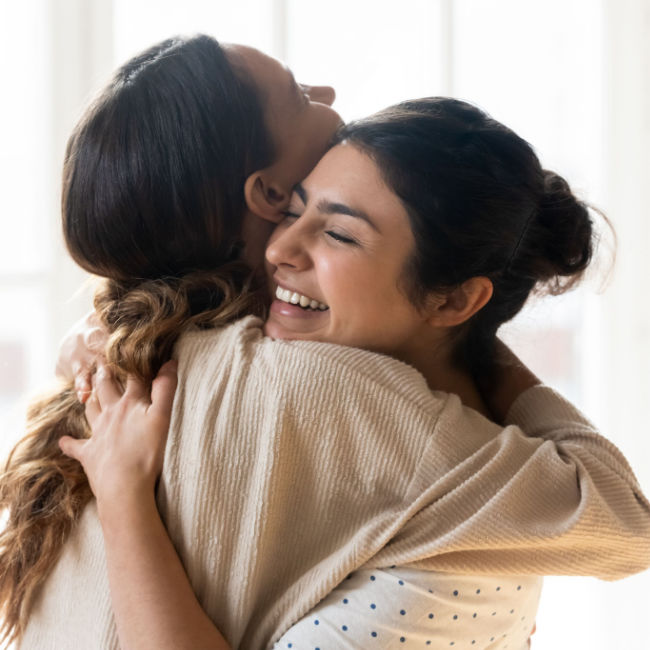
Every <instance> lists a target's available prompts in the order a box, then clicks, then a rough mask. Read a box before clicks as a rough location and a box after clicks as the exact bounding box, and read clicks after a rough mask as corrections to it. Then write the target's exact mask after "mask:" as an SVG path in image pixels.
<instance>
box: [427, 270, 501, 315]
mask: <svg viewBox="0 0 650 650" xmlns="http://www.w3.org/2000/svg"><path fill="white" fill-rule="evenodd" d="M492 291H493V286H492V281H491V280H490V279H489V278H486V277H483V276H478V277H475V278H470V279H469V280H466V281H465V282H463V284H461V285H460V286H459V287H457V288H456V289H454V290H453V291H450V292H449V293H447V294H445V295H444V296H440V295H436V296H435V298H434V300H433V302H432V303H431V308H432V310H431V315H430V318H429V322H430V323H431V324H432V325H435V326H436V327H453V326H455V325H460V324H461V323H464V322H465V321H467V320H469V319H470V318H471V317H472V316H474V314H476V313H477V312H478V311H480V310H481V309H482V308H483V307H485V305H486V304H487V303H488V302H489V301H490V298H491V297H492Z"/></svg>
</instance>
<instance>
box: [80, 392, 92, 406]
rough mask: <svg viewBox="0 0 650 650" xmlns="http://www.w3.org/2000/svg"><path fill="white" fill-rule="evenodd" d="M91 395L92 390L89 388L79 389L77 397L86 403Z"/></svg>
mask: <svg viewBox="0 0 650 650" xmlns="http://www.w3.org/2000/svg"><path fill="white" fill-rule="evenodd" d="M89 395H90V391H87V390H78V391H77V399H78V400H79V401H80V402H81V403H82V404H85V403H86V401H87V400H88V396H89Z"/></svg>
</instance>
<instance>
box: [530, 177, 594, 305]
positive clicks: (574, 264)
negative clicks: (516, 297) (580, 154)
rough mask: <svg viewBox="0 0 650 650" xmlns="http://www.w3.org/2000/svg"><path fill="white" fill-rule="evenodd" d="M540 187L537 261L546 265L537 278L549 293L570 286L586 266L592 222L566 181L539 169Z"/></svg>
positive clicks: (587, 210)
mask: <svg viewBox="0 0 650 650" xmlns="http://www.w3.org/2000/svg"><path fill="white" fill-rule="evenodd" d="M543 175H544V176H543V190H542V195H541V197H540V201H539V212H538V216H537V221H538V224H539V226H540V228H539V231H538V232H539V240H538V241H539V245H540V254H541V257H542V258H543V259H540V260H539V261H540V262H541V263H542V266H544V267H546V269H545V271H546V272H543V273H541V274H540V280H542V282H546V283H547V286H548V290H549V291H550V293H553V294H558V293H562V292H563V291H566V290H567V289H569V288H571V287H572V286H573V285H574V284H575V283H576V282H577V281H578V280H579V279H580V277H581V276H582V274H583V272H584V270H585V269H586V268H587V266H588V264H589V262H590V260H591V257H592V255H593V251H594V231H593V222H592V219H591V216H590V214H589V209H588V207H587V205H586V204H585V203H583V202H582V201H579V200H578V199H577V198H576V197H575V196H574V194H573V192H572V191H571V188H570V187H569V184H568V183H567V182H566V181H565V180H564V178H562V177H561V176H559V175H558V174H556V173H555V172H552V171H549V170H543Z"/></svg>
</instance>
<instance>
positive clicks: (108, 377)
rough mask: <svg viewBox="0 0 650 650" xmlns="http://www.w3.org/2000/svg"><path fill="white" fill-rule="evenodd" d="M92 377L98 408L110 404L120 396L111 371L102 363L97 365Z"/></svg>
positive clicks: (120, 393) (120, 392) (118, 387)
mask: <svg viewBox="0 0 650 650" xmlns="http://www.w3.org/2000/svg"><path fill="white" fill-rule="evenodd" d="M94 379H95V387H94V395H95V396H96V397H97V401H98V402H99V406H100V408H102V407H106V406H110V405H111V404H114V403H115V402H117V401H118V400H119V399H120V397H122V391H121V390H120V386H119V384H118V383H117V382H116V381H115V378H114V377H113V373H112V372H111V371H110V369H109V368H107V367H106V366H105V365H104V364H103V363H99V364H98V365H97V373H96V374H95V377H94Z"/></svg>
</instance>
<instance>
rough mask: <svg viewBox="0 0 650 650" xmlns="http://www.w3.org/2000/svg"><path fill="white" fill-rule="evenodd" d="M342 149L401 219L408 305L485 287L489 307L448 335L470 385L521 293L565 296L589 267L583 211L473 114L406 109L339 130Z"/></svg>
mask: <svg viewBox="0 0 650 650" xmlns="http://www.w3.org/2000/svg"><path fill="white" fill-rule="evenodd" d="M343 140H347V141H349V142H350V143H352V144H353V145H355V146H356V147H358V148H359V149H360V150H362V151H363V152H365V153H366V154H367V155H369V156H370V157H371V158H372V159H373V160H374V161H375V163H376V164H377V165H378V167H379V168H380V171H381V173H382V176H383V178H384V181H385V182H386V184H387V185H388V187H390V188H391V190H392V191H394V192H395V193H396V194H397V196H398V197H399V198H400V199H401V201H402V203H403V205H404V206H405V208H406V211H407V213H408V215H409V219H410V223H411V227H412V230H413V233H414V235H415V241H416V249H415V254H414V255H413V257H412V259H411V260H410V261H409V263H408V267H407V269H405V289H406V292H407V294H408V295H409V297H410V299H411V300H412V301H413V302H414V303H415V304H418V305H421V304H423V302H424V299H425V297H426V295H427V294H429V293H430V292H441V291H442V292H444V291H449V290H451V289H453V288H455V287H458V286H460V285H461V284H462V283H463V282H464V281H465V280H468V279H469V278H472V277H477V276H485V277H487V278H489V279H490V280H491V282H492V284H493V295H492V298H491V299H490V301H489V302H488V303H487V304H486V305H485V306H484V307H483V308H482V309H481V310H480V311H479V312H477V313H476V314H475V315H474V316H473V317H472V318H471V319H470V320H469V321H468V322H467V323H464V324H463V325H461V326H459V327H458V329H457V331H456V332H455V334H456V335H457V339H456V349H455V351H456V361H457V362H458V364H459V365H461V366H463V367H465V368H467V369H469V370H471V371H472V372H474V373H475V374H477V375H481V376H485V375H486V374H487V373H489V371H490V369H491V366H492V360H493V346H494V343H495V337H496V333H497V330H498V328H499V326H500V325H501V324H502V323H505V322H506V321H508V320H510V319H511V318H513V317H514V316H515V314H517V312H519V310H520V309H521V308H522V307H523V305H524V303H525V302H526V299H527V298H528V296H529V294H530V293H531V291H532V290H533V289H534V288H536V287H537V288H538V289H541V288H545V289H546V290H547V291H548V292H550V293H552V294H559V293H562V292H563V291H565V290H568V289H569V288H570V287H572V286H573V285H574V284H575V283H576V282H577V281H578V280H579V279H580V277H581V276H582V274H583V272H584V270H585V269H586V267H587V265H588V264H589V262H590V260H591V257H592V253H593V249H594V244H595V236H594V231H593V229H592V219H591V217H590V214H589V211H588V208H587V206H586V204H585V203H583V202H581V201H579V200H577V199H576V198H575V196H574V195H573V193H572V192H571V189H570V188H569V186H568V184H567V182H566V181H565V180H564V179H563V178H561V177H560V176H558V175H557V174H555V173H554V172H551V171H547V170H544V169H542V167H541V165H540V163H539V160H538V158H537V156H536V155H535V152H534V151H533V149H532V147H531V146H530V145H529V144H528V143H527V142H525V141H524V140H523V139H522V138H520V137H519V136H518V135H516V134H515V133H514V132H513V131H511V130H510V129H508V128H507V127H505V126H503V125H502V124H500V123H499V122H497V121H496V120H494V119H492V118H491V117H490V116H488V115H487V114H485V113H484V112H482V111H481V110H479V109H478V108H476V107H475V106H472V105H471V104H468V103H466V102H462V101H459V100H456V99H450V98H446V97H431V98H425V99H419V100H413V101H407V102H404V103H401V104H398V105H396V106H392V107H390V108H388V109H386V110H383V111H381V112H379V113H377V114H375V115H372V116H370V117H368V118H365V119H361V120H358V121H356V122H352V123H351V124H348V125H347V126H345V127H343V129H342V130H341V131H340V132H339V134H338V139H337V141H338V142H341V141H343Z"/></svg>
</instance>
